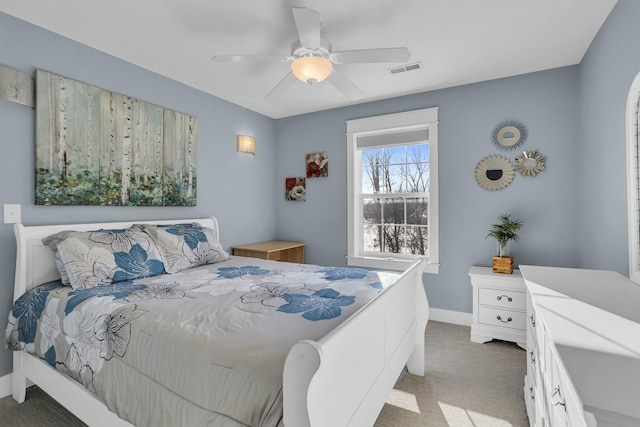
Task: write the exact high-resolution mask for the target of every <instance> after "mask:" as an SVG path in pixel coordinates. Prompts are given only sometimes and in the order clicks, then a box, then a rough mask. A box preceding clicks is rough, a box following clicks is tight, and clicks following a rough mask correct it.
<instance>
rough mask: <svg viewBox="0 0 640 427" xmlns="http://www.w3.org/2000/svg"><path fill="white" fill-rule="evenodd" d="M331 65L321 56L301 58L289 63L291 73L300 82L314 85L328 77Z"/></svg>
mask: <svg viewBox="0 0 640 427" xmlns="http://www.w3.org/2000/svg"><path fill="white" fill-rule="evenodd" d="M332 69H333V64H331V61H329V60H328V59H326V58H323V57H321V56H303V57H302V58H298V59H296V60H295V61H293V62H292V63H291V72H292V73H293V75H294V76H296V78H297V79H298V80H300V81H302V82H305V83H309V84H314V83H319V82H321V81H323V80H324V79H326V78H327V77H329V74H331V70H332Z"/></svg>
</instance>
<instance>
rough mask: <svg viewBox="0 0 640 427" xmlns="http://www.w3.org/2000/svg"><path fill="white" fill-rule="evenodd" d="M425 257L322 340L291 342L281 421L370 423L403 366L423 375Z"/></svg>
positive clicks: (316, 425)
mask: <svg viewBox="0 0 640 427" xmlns="http://www.w3.org/2000/svg"><path fill="white" fill-rule="evenodd" d="M423 262H424V261H416V262H415V263H414V264H413V265H411V267H410V268H409V269H408V270H406V271H405V272H404V273H403V274H402V275H401V276H400V277H399V278H398V280H397V281H396V282H395V283H394V284H393V285H392V286H391V287H390V288H388V289H387V290H385V291H384V292H382V293H380V294H378V296H377V297H376V298H374V299H373V300H371V301H370V302H369V303H367V304H366V305H365V306H364V307H362V308H361V309H360V310H359V311H357V312H356V313H355V314H354V315H352V316H351V317H349V318H348V319H347V320H346V321H344V322H343V323H341V324H340V325H339V326H338V327H337V328H336V329H334V330H333V331H331V332H330V333H328V334H327V335H325V336H324V337H323V338H322V339H320V340H319V341H317V342H316V341H300V342H299V343H297V344H296V345H294V346H293V348H292V349H291V351H290V352H289V354H288V356H287V360H286V363H285V367H284V376H283V381H284V424H285V426H295V427H308V426H310V427H323V426H353V427H362V426H372V425H373V424H374V423H375V421H376V419H377V417H378V415H379V413H380V411H381V410H382V407H383V406H384V403H385V401H386V399H387V397H388V396H389V392H390V390H391V389H392V388H393V385H394V384H395V382H396V380H397V379H398V376H399V375H400V373H401V371H402V369H403V368H404V366H405V365H406V366H407V368H408V370H409V372H410V373H412V374H415V375H420V376H423V375H424V363H425V360H424V345H425V342H424V332H425V327H426V326H427V320H428V315H429V305H428V302H427V297H426V294H425V291H424V286H423V284H422V271H423Z"/></svg>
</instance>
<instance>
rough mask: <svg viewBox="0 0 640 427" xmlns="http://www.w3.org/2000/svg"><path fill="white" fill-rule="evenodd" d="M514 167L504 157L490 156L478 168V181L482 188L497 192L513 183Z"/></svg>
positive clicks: (481, 161)
mask: <svg viewBox="0 0 640 427" xmlns="http://www.w3.org/2000/svg"><path fill="white" fill-rule="evenodd" d="M513 175H514V170H513V165H512V164H511V162H510V161H509V159H507V158H506V157H504V156H488V157H485V158H484V159H482V160H480V162H479V163H478V165H477V166H476V181H478V184H479V185H480V187H482V188H484V189H486V190H491V191H496V190H502V189H503V188H506V187H508V186H509V184H511V181H513Z"/></svg>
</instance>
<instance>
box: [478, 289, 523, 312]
mask: <svg viewBox="0 0 640 427" xmlns="http://www.w3.org/2000/svg"><path fill="white" fill-rule="evenodd" d="M525 299H526V298H525V293H524V292H514V291H508V290H504V289H489V288H479V289H478V303H479V304H481V305H491V306H494V307H502V308H509V309H512V310H523V311H524V310H525V308H526V302H525Z"/></svg>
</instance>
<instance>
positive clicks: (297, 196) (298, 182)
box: [284, 176, 307, 202]
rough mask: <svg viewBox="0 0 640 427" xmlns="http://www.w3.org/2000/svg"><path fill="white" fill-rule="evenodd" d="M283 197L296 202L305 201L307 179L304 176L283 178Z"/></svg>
mask: <svg viewBox="0 0 640 427" xmlns="http://www.w3.org/2000/svg"><path fill="white" fill-rule="evenodd" d="M284 197H285V199H287V200H293V201H296V202H304V201H305V200H307V179H306V178H305V177H304V176H300V177H295V178H285V180H284Z"/></svg>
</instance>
